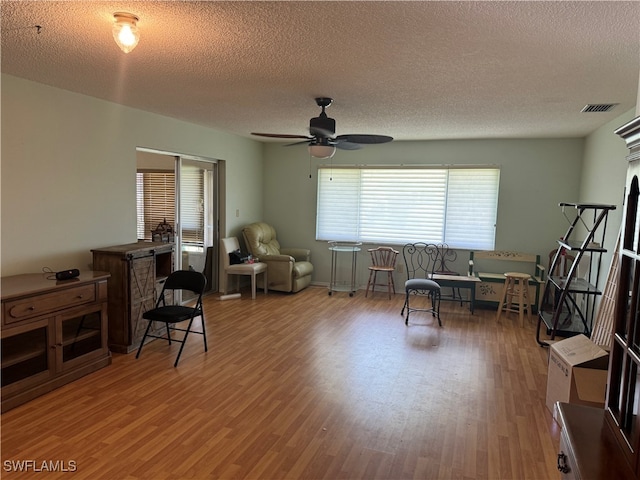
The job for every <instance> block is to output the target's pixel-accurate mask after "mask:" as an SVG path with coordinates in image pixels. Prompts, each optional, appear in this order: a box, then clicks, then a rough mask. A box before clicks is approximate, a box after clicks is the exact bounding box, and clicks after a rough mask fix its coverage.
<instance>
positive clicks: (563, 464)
mask: <svg viewBox="0 0 640 480" xmlns="http://www.w3.org/2000/svg"><path fill="white" fill-rule="evenodd" d="M558 471H559V472H561V473H569V472H570V471H571V469H570V468H569V465H568V464H567V456H566V455H565V454H564V452H563V451H560V453H559V454H558Z"/></svg>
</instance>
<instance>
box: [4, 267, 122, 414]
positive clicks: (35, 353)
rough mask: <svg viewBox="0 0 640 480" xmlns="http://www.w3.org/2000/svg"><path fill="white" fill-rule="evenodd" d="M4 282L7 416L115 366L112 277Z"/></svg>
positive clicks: (85, 275)
mask: <svg viewBox="0 0 640 480" xmlns="http://www.w3.org/2000/svg"><path fill="white" fill-rule="evenodd" d="M48 277H49V276H48V275H47V274H39V273H35V274H25V275H16V276H11V277H3V278H2V343H1V368H2V375H1V379H2V411H6V410H9V409H10V408H13V407H16V406H18V405H20V404H22V403H24V402H26V401H28V400H31V399H33V398H35V397H37V396H39V395H42V394H43V393H46V392H48V391H50V390H53V389H54V388H57V387H59V386H61V385H64V384H65V383H68V382H70V381H73V380H75V379H77V378H80V377H81V376H83V375H86V374H88V373H90V372H93V371H95V370H97V369H99V368H102V367H104V366H107V365H109V364H110V363H111V355H110V353H109V349H108V347H107V322H108V319H107V279H108V278H109V274H108V273H106V272H81V274H80V276H79V277H77V278H75V279H71V280H65V281H57V280H56V279H55V277H54V278H53V279H50V278H48Z"/></svg>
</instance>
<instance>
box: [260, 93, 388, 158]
mask: <svg viewBox="0 0 640 480" xmlns="http://www.w3.org/2000/svg"><path fill="white" fill-rule="evenodd" d="M332 102H333V99H332V98H327V97H319V98H316V104H317V105H318V106H319V107H321V108H322V112H320V115H319V116H317V117H313V118H312V119H311V120H310V121H309V133H310V134H311V135H289V134H279V133H256V132H252V133H251V135H258V136H260V137H271V138H292V139H293V138H300V139H304V140H302V141H300V142H294V143H288V144H287V145H285V146H286V147H290V146H292V145H301V144H305V143H306V144H307V145H309V153H310V154H311V156H312V157H316V158H331V157H333V155H334V153H335V151H336V148H339V149H341V150H357V149H359V148H362V144H365V145H366V144H373V143H387V142H390V141H392V140H393V137H389V136H387V135H366V134H347V135H337V136H336V121H335V120H334V119H333V118H330V117H328V116H327V114H326V112H325V109H326V108H327V107H328V106H329V105H331V103H332Z"/></svg>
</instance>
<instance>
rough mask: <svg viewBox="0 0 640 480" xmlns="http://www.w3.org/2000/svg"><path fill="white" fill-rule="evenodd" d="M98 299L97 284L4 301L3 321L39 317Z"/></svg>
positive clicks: (9, 321) (7, 322)
mask: <svg viewBox="0 0 640 480" xmlns="http://www.w3.org/2000/svg"><path fill="white" fill-rule="evenodd" d="M95 300H96V287H95V284H90V285H82V286H79V287H75V288H69V289H66V290H60V291H57V292H52V293H44V294H42V295H34V296H32V297H29V298H22V299H19V300H12V301H9V302H6V303H4V305H3V308H4V311H3V315H2V321H3V323H4V324H5V325H7V324H11V323H14V322H19V321H22V320H26V319H28V318H31V317H38V316H40V315H45V314H47V313H51V312H55V311H57V310H62V309H65V308H69V307H74V306H76V305H83V304H85V303H91V302H94V301H95Z"/></svg>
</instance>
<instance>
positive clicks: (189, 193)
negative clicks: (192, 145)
mask: <svg viewBox="0 0 640 480" xmlns="http://www.w3.org/2000/svg"><path fill="white" fill-rule="evenodd" d="M205 173H206V170H205V169H203V168H199V167H196V166H193V165H183V166H182V169H181V170H180V187H181V190H180V191H181V195H180V222H181V224H182V243H183V245H185V246H187V247H189V246H190V247H197V248H198V250H197V251H203V249H204V217H205V213H204V177H205Z"/></svg>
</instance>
